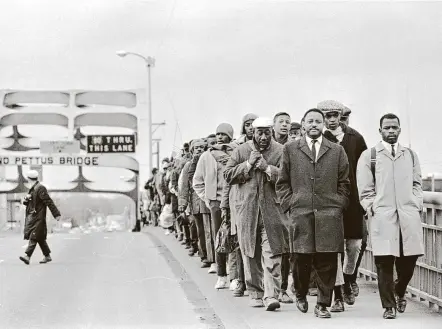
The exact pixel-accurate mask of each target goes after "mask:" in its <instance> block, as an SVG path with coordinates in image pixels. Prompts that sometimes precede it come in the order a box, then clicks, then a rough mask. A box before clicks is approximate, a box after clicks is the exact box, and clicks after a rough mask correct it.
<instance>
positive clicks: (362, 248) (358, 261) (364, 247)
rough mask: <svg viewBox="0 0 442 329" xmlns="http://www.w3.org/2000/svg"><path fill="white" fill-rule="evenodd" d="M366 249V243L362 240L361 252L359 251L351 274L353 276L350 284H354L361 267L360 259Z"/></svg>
mask: <svg viewBox="0 0 442 329" xmlns="http://www.w3.org/2000/svg"><path fill="white" fill-rule="evenodd" d="M366 249H367V241H364V239H362V243H361V250H360V251H359V255H358V259H357V261H356V266H355V270H354V272H353V275H352V276H351V281H352V282H356V279H357V278H358V272H359V266H360V265H361V262H362V257H364V253H365V250H366Z"/></svg>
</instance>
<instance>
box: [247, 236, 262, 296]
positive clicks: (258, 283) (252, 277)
mask: <svg viewBox="0 0 442 329" xmlns="http://www.w3.org/2000/svg"><path fill="white" fill-rule="evenodd" d="M242 259H243V264H244V277H245V283H246V288H247V291H248V292H249V296H250V298H254V299H256V298H263V297H264V284H263V268H262V263H261V245H260V244H256V247H255V255H254V257H248V256H246V255H242Z"/></svg>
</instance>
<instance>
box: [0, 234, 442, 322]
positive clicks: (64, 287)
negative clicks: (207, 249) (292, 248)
mask: <svg viewBox="0 0 442 329" xmlns="http://www.w3.org/2000/svg"><path fill="white" fill-rule="evenodd" d="M48 243H49V245H50V247H51V249H52V258H53V262H51V263H48V264H39V263H38V262H39V260H40V259H41V258H42V254H41V251H40V250H39V249H38V247H37V249H36V252H35V254H34V256H33V257H32V260H31V264H30V265H29V266H27V265H25V264H23V263H22V262H21V261H20V260H19V259H18V256H19V255H20V254H22V253H23V252H24V250H25V247H26V241H24V240H23V239H22V238H21V235H20V234H16V233H10V234H8V233H4V232H3V233H1V235H0V328H57V329H64V328H244V329H246V328H272V329H275V328H292V327H293V328H296V327H299V326H302V327H304V326H306V327H307V328H309V329H314V328H327V329H331V328H340V329H342V328H349V327H354V328H375V327H378V328H390V329H391V328H413V329H417V328H425V329H432V328H435V329H436V328H442V314H440V313H437V312H435V311H432V310H429V309H428V307H426V306H425V305H424V304H423V303H419V302H415V301H410V302H409V305H408V307H407V311H406V313H404V314H399V315H398V318H397V319H396V320H384V319H382V309H381V307H380V301H379V296H378V293H377V288H376V284H375V283H373V282H369V283H366V282H365V281H361V293H360V295H359V297H358V298H357V301H356V304H355V305H354V306H347V307H346V312H344V313H340V314H333V315H332V319H318V318H315V317H314V316H313V307H310V310H309V312H308V313H306V314H302V313H300V312H299V311H298V310H297V309H296V306H295V305H294V304H291V305H282V308H281V310H280V311H277V312H266V311H264V310H263V309H253V308H250V307H249V306H248V298H247V297H242V298H234V297H233V296H232V294H231V292H229V291H228V290H219V291H218V290H216V289H215V288H214V285H215V281H216V275H214V274H208V273H207V269H202V268H200V261H199V259H198V258H197V257H189V256H188V255H187V250H185V249H184V248H183V247H182V246H181V245H180V244H179V243H178V241H177V240H176V239H175V238H174V236H173V235H168V236H166V235H164V231H163V230H162V229H160V228H151V227H149V228H147V229H146V230H144V231H143V232H141V233H130V232H96V233H93V232H92V233H89V234H85V233H75V234H68V233H60V234H53V235H50V236H49V238H48ZM309 301H310V305H312V306H313V305H314V299H313V297H309Z"/></svg>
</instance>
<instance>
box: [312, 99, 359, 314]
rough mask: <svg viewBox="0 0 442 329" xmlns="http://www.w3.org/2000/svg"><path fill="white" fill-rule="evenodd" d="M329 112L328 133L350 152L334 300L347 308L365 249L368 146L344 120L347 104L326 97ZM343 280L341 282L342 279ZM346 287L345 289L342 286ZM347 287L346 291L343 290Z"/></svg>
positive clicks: (338, 306)
mask: <svg viewBox="0 0 442 329" xmlns="http://www.w3.org/2000/svg"><path fill="white" fill-rule="evenodd" d="M318 108H319V109H320V110H321V111H322V112H323V113H324V116H325V130H324V137H325V138H327V139H328V140H330V141H332V142H334V143H337V144H339V145H341V146H342V147H343V148H344V150H345V154H347V158H348V163H349V179H350V196H349V204H348V207H347V209H346V210H345V211H344V239H345V241H344V242H345V248H344V250H345V253H344V255H342V257H340V258H342V261H341V260H340V261H341V262H339V263H338V268H339V270H338V276H339V277H340V280H337V281H336V285H335V289H334V295H335V296H334V299H335V301H334V304H333V307H332V309H331V311H332V312H343V311H344V303H343V302H345V303H347V304H349V305H353V304H354V303H355V294H354V293H353V290H352V283H353V273H354V271H355V269H356V264H357V261H358V257H359V254H360V251H361V246H362V238H363V232H364V230H363V227H364V226H363V222H364V212H365V211H364V209H363V208H362V206H361V204H360V203H359V194H358V186H357V183H356V168H357V166H358V160H359V157H360V156H361V154H362V152H364V151H365V150H366V149H367V145H366V144H365V140H364V137H362V135H361V134H360V133H359V132H357V131H356V130H355V129H353V128H350V127H349V126H347V125H346V124H344V123H341V122H340V119H341V115H342V113H343V111H344V109H345V106H344V104H342V103H340V102H337V101H334V100H326V101H323V102H320V103H319V104H318ZM338 281H339V282H338ZM342 288H343V289H342ZM342 291H343V294H342Z"/></svg>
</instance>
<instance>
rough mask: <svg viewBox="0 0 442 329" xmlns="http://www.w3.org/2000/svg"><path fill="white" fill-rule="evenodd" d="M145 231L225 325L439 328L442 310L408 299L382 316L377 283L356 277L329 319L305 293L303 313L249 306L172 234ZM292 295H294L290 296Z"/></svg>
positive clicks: (292, 306) (289, 306) (292, 308)
mask: <svg viewBox="0 0 442 329" xmlns="http://www.w3.org/2000/svg"><path fill="white" fill-rule="evenodd" d="M144 233H145V234H150V235H153V236H154V237H156V238H157V239H158V240H159V241H161V242H162V243H163V244H164V245H165V246H166V247H167V248H168V249H169V250H170V251H171V253H172V254H173V256H174V257H175V258H176V259H177V261H178V262H179V263H180V264H181V266H182V268H183V270H184V271H185V272H187V274H188V275H189V276H190V277H191V279H192V280H193V281H194V282H195V283H196V285H197V287H198V289H199V290H200V291H201V293H202V294H203V295H204V296H205V298H206V299H207V301H208V302H209V304H210V305H211V306H212V308H213V310H214V312H215V313H216V314H217V316H218V317H219V318H220V319H221V320H222V322H223V324H224V326H225V328H228V329H230V328H269V329H270V328H271V329H276V328H278V329H279V328H292V327H298V328H299V326H306V328H309V329H315V328H327V329H333V328H339V329H342V328H350V327H352V328H357V329H360V328H377V329H380V328H389V329H392V328H401V329H403V328H413V329H418V328H425V329H433V328H434V329H436V328H437V329H439V328H442V314H441V313H438V312H437V311H434V310H430V309H429V308H428V307H427V306H426V305H425V304H424V303H420V302H417V301H414V300H408V306H407V310H406V312H405V313H403V314H399V313H398V317H397V319H395V320H384V319H383V318H382V313H383V309H382V308H381V304H380V299H379V294H378V289H377V283H376V281H374V282H366V281H365V280H364V279H359V281H358V283H359V286H360V293H359V296H358V297H357V299H356V303H355V305H353V306H349V305H345V308H346V310H345V312H343V313H334V314H333V313H332V318H331V319H318V318H315V317H314V315H313V308H314V305H315V301H316V297H308V301H309V304H310V307H309V311H308V312H307V313H306V314H303V313H301V312H300V311H299V310H298V309H297V308H296V305H295V304H282V305H281V309H280V310H279V311H277V312H266V311H264V310H263V309H254V308H251V307H249V306H248V297H241V298H235V297H233V296H232V293H231V292H230V291H229V290H228V289H225V290H219V291H217V290H216V289H215V288H214V285H215V282H216V275H215V274H208V273H207V269H202V268H200V264H201V262H200V260H199V258H198V257H189V256H188V255H187V250H186V249H184V248H183V246H182V245H181V244H180V243H179V242H178V241H177V240H176V239H175V237H174V236H173V235H168V236H166V235H165V234H164V231H163V229H161V228H155V227H148V228H147V229H144ZM292 297H293V296H292Z"/></svg>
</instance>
